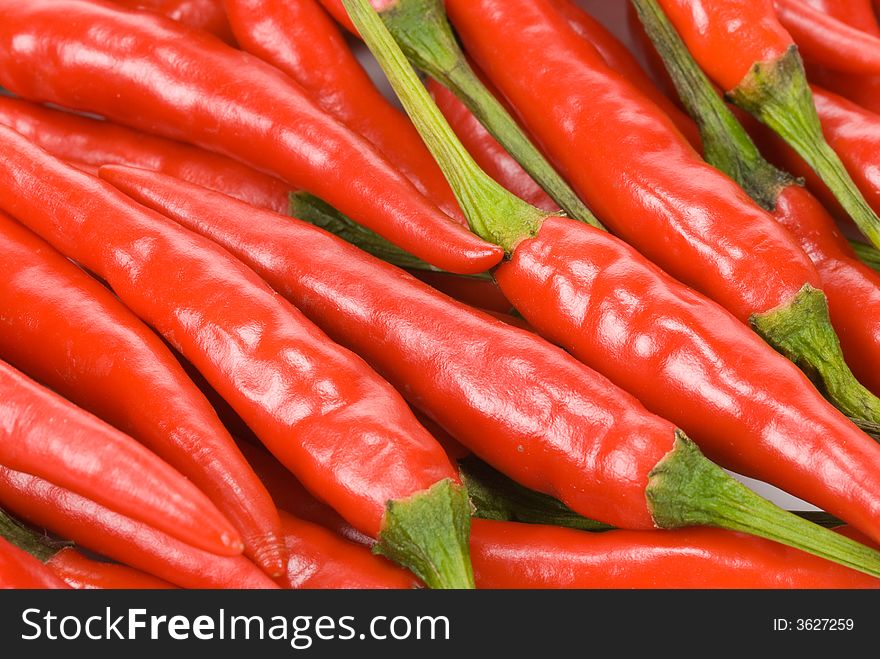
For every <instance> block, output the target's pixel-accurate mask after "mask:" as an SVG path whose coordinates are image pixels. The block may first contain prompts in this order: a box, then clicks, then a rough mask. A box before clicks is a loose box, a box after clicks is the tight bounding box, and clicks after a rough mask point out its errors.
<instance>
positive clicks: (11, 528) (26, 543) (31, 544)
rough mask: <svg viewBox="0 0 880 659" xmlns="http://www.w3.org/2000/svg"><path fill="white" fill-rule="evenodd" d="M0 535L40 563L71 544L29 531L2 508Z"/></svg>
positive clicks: (0, 513)
mask: <svg viewBox="0 0 880 659" xmlns="http://www.w3.org/2000/svg"><path fill="white" fill-rule="evenodd" d="M0 536H2V537H4V538H6V540H8V541H9V542H10V544H13V545H15V546H16V547H18V548H19V549H23V550H24V551H26V552H27V553H29V554H30V555H31V556H33V557H34V558H36V559H38V560H39V561H40V562H42V563H45V562H46V561H48V560H49V559H50V558H52V557H53V556H54V555H55V554H57V553H58V552H59V551H61V550H62V549H64V548H65V547H70V546H72V545H73V543H70V542H56V541H54V540H51V539H49V538H48V537H46V536H42V535H39V534H38V533H36V532H34V531H31V530H30V529H28V528H26V527H25V526H23V525H22V524H21V523H19V522H17V521H16V520H14V519H13V518H12V517H10V516H9V515H8V514H7V513H6V512H5V511H4V510H2V509H0Z"/></svg>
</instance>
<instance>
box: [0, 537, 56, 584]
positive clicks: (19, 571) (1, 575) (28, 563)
mask: <svg viewBox="0 0 880 659" xmlns="http://www.w3.org/2000/svg"><path fill="white" fill-rule="evenodd" d="M10 588H15V589H22V588H28V589H47V588H49V589H58V588H68V585H67V584H66V583H64V582H63V581H62V580H61V579H59V578H58V577H56V576H55V575H54V574H53V573H52V571H51V570H49V568H47V567H46V566H45V565H43V564H42V563H40V561H38V560H37V559H36V558H34V557H33V556H31V555H30V554H28V553H27V552H26V551H24V550H23V549H19V548H18V547H16V546H15V545H13V544H12V543H10V542H8V541H7V540H5V539H3V538H0V590H2V589H10Z"/></svg>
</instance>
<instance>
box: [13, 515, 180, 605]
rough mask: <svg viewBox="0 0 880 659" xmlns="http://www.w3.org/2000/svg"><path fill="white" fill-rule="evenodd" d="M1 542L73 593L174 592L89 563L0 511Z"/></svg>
mask: <svg viewBox="0 0 880 659" xmlns="http://www.w3.org/2000/svg"><path fill="white" fill-rule="evenodd" d="M2 538H5V539H6V540H8V541H9V542H11V543H12V544H13V545H15V546H16V547H18V548H19V549H23V550H24V551H26V552H27V553H28V554H30V555H31V556H33V557H34V558H36V559H38V560H39V561H40V562H41V563H43V564H45V566H46V567H48V568H49V569H50V570H51V571H52V572H53V573H54V574H55V576H57V577H58V578H59V579H61V580H62V581H64V583H66V584H67V585H68V586H69V587H71V588H75V589H77V590H86V589H88V590H92V589H102V590H107V589H112V590H128V589H141V590H143V589H163V590H164V589H168V588H175V586H172V585H171V584H170V583H168V582H167V581H163V580H162V579H157V578H156V577H154V576H151V575H149V574H146V573H145V572H141V571H140V570H135V569H134V568H130V567H128V566H127V565H120V564H119V563H110V562H107V561H95V560H92V559H91V558H88V557H86V556H84V555H83V554H81V553H80V552H79V551H77V550H76V549H75V548H74V547H72V546H71V545H70V544H69V543H64V542H55V541H52V540H50V539H49V538H48V537H46V536H44V535H39V534H38V533H36V532H34V531H31V530H30V529H27V528H25V527H24V526H22V525H21V524H19V523H18V522H17V521H15V520H13V519H12V518H11V517H9V515H7V514H6V513H5V512H3V510H0V539H2Z"/></svg>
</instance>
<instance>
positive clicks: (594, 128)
mask: <svg viewBox="0 0 880 659" xmlns="http://www.w3.org/2000/svg"><path fill="white" fill-rule="evenodd" d="M447 8H448V9H449V12H450V17H451V19H452V21H453V23H454V24H455V25H456V26H457V28H458V30H459V34H460V35H461V36H462V38H463V39H464V41H465V43H466V44H467V45H468V47H469V48H470V53H471V55H472V56H473V57H474V58H475V60H476V61H477V63H478V64H479V65H480V66H482V67H484V68H485V71H486V73H487V75H488V76H489V78H490V79H492V80H493V82H495V84H496V85H498V87H499V89H500V91H501V92H502V93H504V94H505V95H506V96H507V98H508V99H509V100H510V101H511V102H512V103H513V104H514V106H515V107H516V109H517V111H518V113H519V115H520V116H521V117H522V119H523V121H524V124H525V125H526V127H527V128H528V129H529V130H530V132H531V133H532V134H533V135H535V136H536V138H537V139H538V140H539V142H540V143H541V144H542V145H543V147H544V148H545V149H546V150H547V151H548V152H549V153H551V154H552V156H553V157H554V159H555V161H556V162H557V164H558V165H559V166H560V169H561V170H562V171H563V172H564V173H565V174H566V175H567V176H568V178H569V180H571V181H572V183H573V184H574V186H575V187H576V188H577V190H578V191H579V192H580V194H581V195H582V196H583V198H584V199H585V200H586V201H587V202H588V203H590V204H591V205H592V207H593V208H594V209H595V210H596V213H597V214H598V215H599V216H600V217H601V218H602V219H603V221H604V222H605V223H606V224H607V225H608V226H609V227H610V228H611V229H612V230H613V231H614V232H615V234H616V235H618V236H620V237H621V238H623V239H624V240H626V241H627V242H629V243H630V244H632V245H633V246H635V247H636V248H637V249H638V250H639V251H640V252H641V253H642V254H644V255H645V256H646V257H648V258H649V259H650V260H651V261H653V262H654V263H657V264H658V265H660V266H661V267H662V268H663V269H664V270H666V271H667V272H668V273H670V274H671V275H673V276H674V277H675V278H677V279H678V280H680V281H682V282H684V283H685V284H688V285H690V286H693V287H694V288H696V289H697V290H699V291H700V292H702V293H704V294H706V295H707V296H708V297H710V298H711V299H713V300H714V301H716V302H718V303H719V304H721V305H722V306H723V307H724V308H726V309H727V310H728V311H730V312H731V313H733V314H734V315H735V316H737V317H738V318H739V319H740V320H742V321H744V322H748V323H751V324H752V325H753V327H755V329H756V330H757V331H758V332H759V333H760V334H761V335H762V336H763V337H764V338H765V340H767V341H768V343H770V344H771V345H773V346H774V347H775V348H777V349H778V350H780V351H781V352H783V353H784V354H786V356H789V357H790V358H791V359H792V360H793V361H794V362H795V363H797V364H799V365H802V366H803V367H804V369H805V370H806V371H807V372H808V373H809V374H810V375H811V377H815V378H816V379H818V380H819V381H820V385H821V387H822V388H823V389H824V390H825V391H826V392H827V394H828V396H829V398H830V399H831V400H832V401H833V402H834V403H835V404H836V405H838V406H839V407H840V408H841V409H842V410H844V411H845V412H846V413H847V414H849V415H850V416H852V417H854V418H858V419H863V420H865V421H867V422H872V423H876V422H878V421H880V400H878V399H877V397H876V396H874V395H873V394H871V393H870V392H869V391H868V390H867V389H865V388H864V386H862V385H861V384H860V383H859V382H857V381H856V379H855V378H854V377H853V375H852V373H851V371H850V369H849V367H848V365H847V364H846V362H845V360H844V357H843V354H842V352H841V350H840V347H839V345H836V344H837V343H838V340H837V338H836V337H835V335H834V330H833V328H832V326H831V323H830V320H829V318H828V313H827V310H826V309H825V299H824V295H823V294H822V293H821V292H819V291H818V290H817V289H818V288H819V286H820V281H821V280H820V278H819V275H818V273H817V272H816V270H815V268H814V267H813V264H812V263H811V262H810V260H809V258H808V257H807V255H806V254H804V252H803V251H802V250H801V248H800V247H799V246H798V245H797V243H796V242H795V241H794V239H793V237H792V236H791V234H789V233H788V231H786V230H785V229H784V228H783V227H781V226H779V224H778V223H776V222H775V221H774V220H773V218H771V217H770V216H769V215H768V213H767V212H766V211H764V210H763V209H761V208H759V207H758V206H756V205H755V204H754V203H753V202H752V200H751V199H750V198H749V197H748V195H747V194H746V193H745V192H744V191H743V190H742V189H741V188H740V187H739V186H738V185H736V183H734V182H733V181H731V180H730V179H728V178H727V177H726V176H724V175H722V174H720V173H719V172H718V171H717V170H716V169H715V168H713V167H711V166H710V165H708V164H706V163H705V162H704V161H703V160H702V159H701V158H700V156H699V155H698V154H697V153H696V152H695V151H694V150H693V149H692V148H691V147H690V145H689V144H688V143H687V141H686V140H685V139H684V138H683V137H682V136H681V134H680V133H679V132H678V131H677V130H675V128H674V126H673V125H672V123H671V121H670V119H669V118H668V117H667V116H666V115H664V114H663V113H662V112H661V111H660V109H659V108H657V106H656V105H654V104H653V103H650V101H649V100H648V99H646V98H645V97H644V95H642V94H641V93H640V92H639V91H638V90H637V89H635V88H634V87H633V86H632V85H630V84H629V83H627V82H626V81H625V80H624V79H623V78H621V77H620V76H619V75H617V74H615V73H613V72H612V71H611V70H610V69H609V68H608V67H607V66H606V64H605V62H604V60H602V58H601V57H600V56H599V55H598V53H597V51H596V50H595V49H594V48H592V47H591V46H590V45H589V44H587V43H585V42H584V41H583V39H581V38H580V37H578V36H577V35H576V34H575V33H574V32H573V31H572V30H571V29H570V28H569V26H568V25H567V23H566V22H565V21H564V19H563V18H562V17H561V16H559V15H558V14H557V13H556V12H555V11H554V10H553V6H552V3H551V2H549V1H548V0H535V1H534V2H531V1H527V0H473V2H466V1H464V0H448V2H447ZM538 44H540V47H539V46H538ZM536 93H539V94H541V95H542V96H544V97H546V98H561V97H563V95H564V96H565V97H566V98H567V99H568V102H567V103H559V104H550V105H547V104H540V103H534V97H535V94H536ZM610 120H613V121H614V125H615V129H614V130H609V121H610ZM622 135H623V136H624V137H621V136H622ZM615 158H619V162H618V161H616V160H615ZM634 218H638V221H635V220H634ZM758 246H760V247H758ZM811 298H812V301H808V300H810V299H811ZM514 306H516V305H515V304H514ZM808 310H809V311H808ZM793 316H795V317H797V320H796V321H793V320H790V319H791V318H792V317H793ZM782 318H786V319H789V320H786V321H785V322H782V321H781V319H782ZM530 322H531V321H530ZM538 327H539V329H540V326H538ZM807 327H810V328H812V329H810V330H806V328H807ZM814 331H816V332H819V333H820V334H821V335H822V337H823V338H822V339H821V340H817V338H818V334H813V332H814ZM820 344H821V345H820ZM829 360H832V361H834V366H830V363H831V362H830V361H829Z"/></svg>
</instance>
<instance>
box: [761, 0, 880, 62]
mask: <svg viewBox="0 0 880 659" xmlns="http://www.w3.org/2000/svg"><path fill="white" fill-rule="evenodd" d="M773 5H774V7H775V8H776V17H777V18H778V19H779V22H780V23H781V24H782V26H783V27H784V28H785V29H786V30H787V31H788V33H789V34H790V35H791V37H792V38H793V39H794V42H795V43H796V44H797V47H798V51H799V52H800V54H801V56H802V57H803V58H804V59H806V60H812V61H813V62H817V63H819V64H821V65H822V66H823V67H825V68H828V69H831V70H834V71H842V72H844V73H854V74H857V75H878V74H880V35H877V36H875V35H871V34H867V33H866V32H862V31H861V30H858V29H856V28H854V27H851V26H849V25H847V24H846V23H845V22H843V21H840V20H838V19H836V18H834V17H833V16H829V15H828V14H826V13H824V12H822V11H819V10H818V9H814V8H813V7H810V6H809V5H806V4H805V3H804V2H803V0H773Z"/></svg>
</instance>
